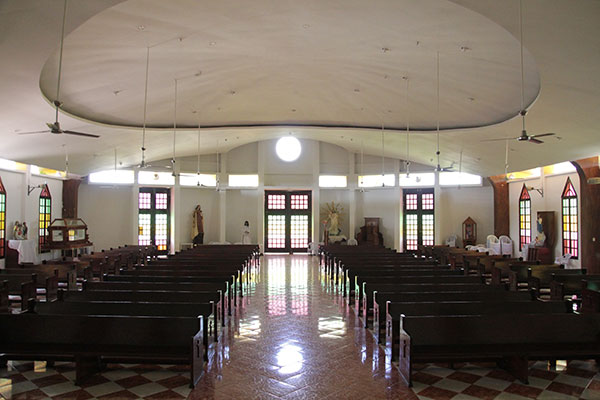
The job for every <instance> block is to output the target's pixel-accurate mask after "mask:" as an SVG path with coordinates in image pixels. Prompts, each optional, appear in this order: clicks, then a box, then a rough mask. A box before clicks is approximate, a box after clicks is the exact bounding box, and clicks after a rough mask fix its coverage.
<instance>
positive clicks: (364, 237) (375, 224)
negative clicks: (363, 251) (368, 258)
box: [356, 217, 383, 246]
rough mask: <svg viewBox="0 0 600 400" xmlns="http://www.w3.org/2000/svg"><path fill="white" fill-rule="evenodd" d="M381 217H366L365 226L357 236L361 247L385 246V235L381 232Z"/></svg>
mask: <svg viewBox="0 0 600 400" xmlns="http://www.w3.org/2000/svg"><path fill="white" fill-rule="evenodd" d="M379 220H380V218H379V217H365V225H364V226H361V227H360V232H358V233H357V234H356V240H357V241H358V244H359V245H365V244H366V245H374V246H383V235H382V234H381V232H379Z"/></svg>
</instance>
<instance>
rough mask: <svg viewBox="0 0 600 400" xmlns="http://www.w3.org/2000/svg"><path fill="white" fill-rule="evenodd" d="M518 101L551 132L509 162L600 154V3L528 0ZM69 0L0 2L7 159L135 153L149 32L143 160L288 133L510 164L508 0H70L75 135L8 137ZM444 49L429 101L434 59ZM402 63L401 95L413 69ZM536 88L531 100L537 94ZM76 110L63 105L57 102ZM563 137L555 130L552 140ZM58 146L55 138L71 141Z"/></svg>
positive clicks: (514, 48) (64, 88) (53, 72)
mask: <svg viewBox="0 0 600 400" xmlns="http://www.w3.org/2000/svg"><path fill="white" fill-rule="evenodd" d="M523 2H524V45H525V52H524V66H525V74H524V81H525V105H526V106H529V105H530V104H531V106H530V112H529V114H528V116H527V130H528V132H529V133H530V134H536V133H543V132H556V133H557V136H558V138H557V137H550V138H546V139H545V142H546V143H544V144H543V145H535V144H531V143H520V142H517V141H511V142H510V148H511V150H512V151H511V152H510V156H509V164H510V170H519V169H525V168H529V167H533V166H537V165H544V164H551V163H553V162H557V161H565V160H570V159H577V158H582V157H587V156H592V155H597V154H600V141H599V140H598V137H600V136H599V135H598V133H597V127H598V126H600V125H599V123H600V117H599V113H598V112H597V110H598V109H599V108H600V78H599V77H598V70H599V68H598V67H599V66H600V39H599V38H600V27H599V25H600V24H598V21H600V2H598V1H593V0H578V1H576V2H573V1H567V0H544V1H542V0H523ZM62 3H63V2H62V0H24V1H21V2H11V1H0V26H1V27H2V28H0V29H2V31H3V32H0V35H1V36H2V38H3V40H2V41H1V42H0V52H1V54H2V58H3V62H2V63H0V73H1V75H0V82H1V84H2V94H3V95H2V96H1V97H0V132H1V134H2V138H3V146H2V147H1V149H0V157H4V158H10V159H14V160H17V161H24V162H30V163H36V164H39V165H44V166H49V167H55V168H64V154H65V149H66V151H68V152H69V159H70V165H71V169H72V170H74V171H75V172H78V173H81V174H85V173H87V172H90V171H92V170H96V169H101V168H106V167H110V166H112V163H113V157H114V151H115V148H116V149H117V155H118V159H119V160H120V161H121V162H123V163H124V164H125V165H127V164H136V163H138V162H139V161H140V149H139V148H140V147H141V141H142V134H141V129H140V128H141V126H142V124H143V115H144V113H143V111H144V86H145V68H146V54H147V53H146V51H147V47H150V61H149V70H150V74H149V79H148V103H147V119H146V124H147V127H148V129H147V139H146V148H147V149H148V151H147V159H148V160H160V159H165V158H169V157H170V156H171V154H172V142H173V129H172V126H173V122H174V111H175V80H176V79H177V88H178V91H177V125H178V127H179V129H178V132H177V145H176V155H177V157H184V156H190V155H194V154H195V153H196V152H197V146H196V138H197V126H198V125H201V126H202V143H201V144H202V152H203V153H211V152H214V151H216V149H217V146H218V147H219V149H221V150H227V149H230V148H233V147H236V146H239V145H242V144H245V143H249V142H253V141H256V140H264V139H268V138H273V137H277V136H280V135H282V134H287V133H288V132H293V133H294V134H295V135H297V136H299V137H305V138H312V139H317V140H322V141H326V142H331V143H335V144H338V145H341V146H344V147H346V148H348V149H349V150H354V151H359V149H360V146H361V144H364V147H365V150H366V151H367V152H370V153H372V154H377V153H378V152H379V151H380V149H381V133H380V131H381V127H382V126H384V127H385V132H386V134H385V146H386V150H385V152H386V155H387V156H395V157H398V158H404V157H405V154H406V153H405V152H406V134H405V130H406V124H407V121H408V122H409V123H410V127H411V131H419V132H414V134H411V135H410V147H411V155H410V158H411V160H413V161H417V162H419V163H423V164H431V165H433V164H435V147H436V138H435V136H436V135H435V129H436V124H437V120H438V116H439V123H440V129H441V153H442V155H441V156H442V164H448V163H450V162H451V161H458V158H459V154H460V152H461V151H463V162H464V165H463V169H464V170H467V171H470V172H475V173H479V174H482V175H492V174H496V173H500V172H503V171H504V142H491V143H490V142H482V140H484V139H489V138H495V137H513V136H514V137H516V136H518V135H519V134H520V131H521V126H520V125H521V124H520V120H519V119H518V118H514V117H515V116H516V115H517V114H518V111H519V109H520V107H521V74H520V42H519V39H518V37H519V25H518V4H519V3H518V1H517V0H514V1H513V0H511V1H503V2H498V1H494V0H454V1H448V0H423V1H419V2H414V1H408V0H369V1H365V0H352V1H348V0H310V1H303V2H297V1H276V2H274V1H268V0H258V1H254V2H252V6H251V7H250V6H248V2H242V1H240V0H221V1H218V2H210V1H203V0H202V1H198V0H193V1H192V0H172V1H169V2H165V1H160V0H128V1H119V0H95V1H83V2H81V1H72V0H71V1H69V3H68V5H69V8H68V14H67V33H68V34H67V37H66V39H65V47H64V59H63V70H62V72H63V75H62V82H61V92H60V100H61V101H62V102H63V103H64V106H63V109H64V112H65V113H66V114H63V115H61V116H60V121H61V124H62V125H63V128H65V129H71V130H77V131H83V132H90V133H97V134H99V135H101V138H100V139H88V138H80V137H73V136H67V135H51V134H35V135H18V132H25V131H37V130H41V129H44V128H45V123H46V122H51V121H53V120H54V113H53V110H52V107H51V105H50V104H49V101H51V100H54V99H55V98H56V83H57V76H58V70H57V66H58V54H59V53H58V44H59V39H60V27H61V22H62ZM438 52H439V74H440V84H439V114H438V112H437V100H438V95H437V85H436V82H437V80H436V75H437V73H436V72H437V69H436V56H437V53H438ZM406 77H408V92H407V81H406V79H403V78H406ZM532 103H533V104H532ZM67 114H68V115H67ZM559 138H560V139H559ZM63 145H64V146H63Z"/></svg>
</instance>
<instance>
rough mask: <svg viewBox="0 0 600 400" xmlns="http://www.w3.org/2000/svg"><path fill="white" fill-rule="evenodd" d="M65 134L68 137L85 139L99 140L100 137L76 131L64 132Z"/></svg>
mask: <svg viewBox="0 0 600 400" xmlns="http://www.w3.org/2000/svg"><path fill="white" fill-rule="evenodd" d="M63 133H66V134H68V135H77V136H85V137H91V138H99V137H100V136H98V135H93V134H91V133H82V132H75V131H63Z"/></svg>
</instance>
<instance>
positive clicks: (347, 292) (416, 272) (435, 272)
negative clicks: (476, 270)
mask: <svg viewBox="0 0 600 400" xmlns="http://www.w3.org/2000/svg"><path fill="white" fill-rule="evenodd" d="M463 275H464V274H463V271H461V270H458V269H457V270H451V269H440V268H418V269H414V268H411V267H407V268H404V267H395V268H372V269H367V270H363V269H360V268H352V269H348V270H347V271H346V279H345V284H344V286H343V292H342V293H343V295H344V296H345V297H347V299H348V304H351V299H352V295H353V294H354V293H355V288H356V283H357V282H356V277H357V276H361V277H368V276H372V277H378V276H398V277H400V276H406V277H413V276H415V277H416V276H463Z"/></svg>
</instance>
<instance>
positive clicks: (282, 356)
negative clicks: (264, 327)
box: [277, 343, 304, 374]
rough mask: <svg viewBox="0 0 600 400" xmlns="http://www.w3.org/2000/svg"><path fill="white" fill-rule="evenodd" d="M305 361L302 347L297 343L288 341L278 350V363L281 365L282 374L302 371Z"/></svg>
mask: <svg viewBox="0 0 600 400" xmlns="http://www.w3.org/2000/svg"><path fill="white" fill-rule="evenodd" d="M303 361H304V356H303V355H302V348H301V347H300V346H298V345H296V344H290V343H286V344H284V345H282V346H281V347H280V348H279V351H278V352H277V365H278V366H280V367H281V369H280V370H279V372H280V373H282V374H293V373H294V372H298V371H300V370H301V369H302V362H303Z"/></svg>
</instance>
